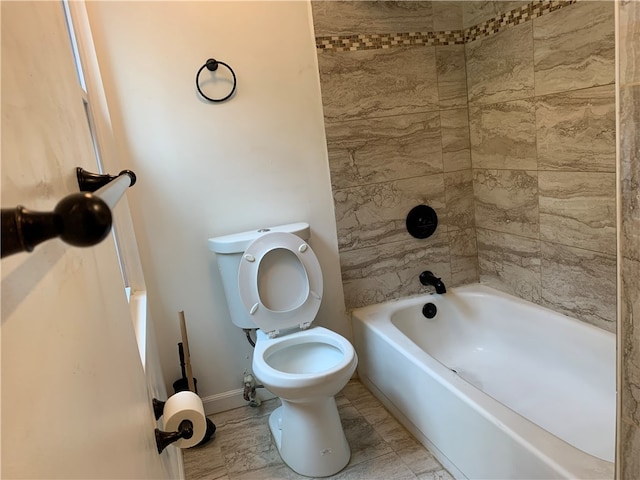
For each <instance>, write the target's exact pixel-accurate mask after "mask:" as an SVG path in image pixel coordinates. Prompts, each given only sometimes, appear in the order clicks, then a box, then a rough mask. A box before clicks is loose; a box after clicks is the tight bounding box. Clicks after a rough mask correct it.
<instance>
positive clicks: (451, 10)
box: [432, 1, 462, 32]
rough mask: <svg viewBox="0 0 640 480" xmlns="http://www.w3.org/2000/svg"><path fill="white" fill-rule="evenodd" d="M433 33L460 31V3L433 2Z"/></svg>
mask: <svg viewBox="0 0 640 480" xmlns="http://www.w3.org/2000/svg"><path fill="white" fill-rule="evenodd" d="M432 8H433V31H434V32H444V31H447V30H449V31H453V30H462V2H460V1H457V2H449V1H438V2H433V6H432Z"/></svg>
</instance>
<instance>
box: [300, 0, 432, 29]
mask: <svg viewBox="0 0 640 480" xmlns="http://www.w3.org/2000/svg"><path fill="white" fill-rule="evenodd" d="M311 6H312V8H313V25H314V27H315V34H316V36H328V35H350V34H359V33H363V32H364V33H368V34H371V33H403V32H430V31H432V29H433V19H432V5H431V2H423V1H419V2H413V1H412V2H352V1H332V2H327V1H312V2H311Z"/></svg>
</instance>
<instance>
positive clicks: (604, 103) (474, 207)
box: [313, 1, 616, 331]
mask: <svg viewBox="0 0 640 480" xmlns="http://www.w3.org/2000/svg"><path fill="white" fill-rule="evenodd" d="M313 14H314V23H315V28H316V42H317V44H318V62H319V66H320V79H321V86H322V95H323V102H324V108H325V125H326V129H327V143H328V149H329V161H330V167H331V174H332V183H333V189H334V199H335V208H336V219H337V225H338V236H339V243H340V253H341V264H342V271H343V282H344V286H345V297H346V301H347V308H353V307H357V306H360V305H364V304H370V303H376V302H379V301H382V300H387V299H390V298H396V297H399V296H402V295H407V294H412V293H416V292H418V291H420V290H421V289H422V287H421V286H420V285H419V283H418V282H417V275H418V274H419V272H420V271H422V270H425V269H430V270H432V271H434V273H436V274H437V275H439V276H442V277H443V279H444V280H445V282H446V283H447V284H450V285H458V284H464V283H469V282H473V281H476V280H477V279H478V274H479V278H480V281H481V282H482V283H486V284H488V285H491V286H494V287H496V288H498V289H501V290H504V291H507V292H509V293H513V294H515V295H518V296H520V297H522V298H525V299H527V300H530V301H533V302H536V303H539V304H542V305H545V306H548V307H550V308H553V309H555V310H557V311H560V312H563V313H567V314H569V315H571V316H574V317H577V318H580V319H582V320H585V321H588V322H590V323H593V324H596V325H598V326H600V327H603V328H606V329H608V330H611V331H613V330H615V295H616V290H615V288H616V287H615V275H616V247H615V235H616V233H615V231H616V230H615V89H614V77H615V75H614V10H613V3H612V2H587V1H582V2H578V3H574V2H573V1H563V2H559V1H555V2H550V1H535V2H532V3H527V2H433V3H431V2H315V3H313ZM402 33H404V35H401V34H402ZM419 203H428V204H430V205H431V206H433V207H434V208H435V209H436V211H437V212H438V214H439V216H440V219H441V226H440V228H439V229H438V232H437V233H436V234H435V235H434V237H432V238H430V239H427V240H415V239H412V238H411V237H410V236H409V235H408V234H407V233H406V231H405V229H404V216H405V215H406V213H407V212H408V211H409V209H410V208H411V207H412V206H413V205H415V204H419ZM476 245H477V247H476Z"/></svg>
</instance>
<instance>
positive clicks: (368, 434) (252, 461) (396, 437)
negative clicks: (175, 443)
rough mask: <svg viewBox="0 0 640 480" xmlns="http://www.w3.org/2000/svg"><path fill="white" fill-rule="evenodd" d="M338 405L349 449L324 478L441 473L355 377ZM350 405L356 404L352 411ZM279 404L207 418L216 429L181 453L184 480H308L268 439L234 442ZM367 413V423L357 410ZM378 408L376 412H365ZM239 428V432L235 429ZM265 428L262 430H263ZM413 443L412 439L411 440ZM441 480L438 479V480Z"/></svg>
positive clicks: (360, 479)
mask: <svg viewBox="0 0 640 480" xmlns="http://www.w3.org/2000/svg"><path fill="white" fill-rule="evenodd" d="M336 397H337V398H336V403H338V404H339V405H340V407H339V412H340V418H341V420H342V423H343V427H344V431H345V435H346V437H347V440H348V441H349V445H350V447H351V459H350V461H349V463H348V465H347V466H346V467H345V468H344V469H343V470H342V471H341V472H338V473H337V474H335V475H333V476H331V477H327V478H332V479H340V480H369V479H372V478H393V479H396V478H399V479H402V478H407V479H409V478H416V476H415V474H414V472H425V471H427V470H428V469H433V471H434V472H441V471H443V470H441V469H442V466H441V465H440V464H439V463H438V462H437V461H436V460H435V458H433V456H432V455H431V454H430V453H429V452H428V450H427V449H425V448H424V447H422V446H421V445H419V444H418V443H417V442H416V441H415V439H413V437H410V435H409V438H407V437H406V435H408V432H406V430H403V427H401V426H400V427H399V424H398V423H397V422H396V421H395V419H393V417H392V416H391V415H390V414H389V412H388V411H387V410H386V409H385V408H384V407H383V406H382V404H381V403H380V402H379V401H378V400H377V399H376V398H375V397H374V396H373V395H372V394H371V392H370V391H369V390H367V389H366V387H364V385H362V383H361V382H360V381H358V380H357V379H353V380H350V381H349V383H348V384H347V385H346V386H345V387H344V389H343V390H342V391H341V392H340V393H339V394H338V395H337V396H336ZM354 404H357V405H359V408H356V407H355V406H354ZM279 405H280V401H279V400H278V399H272V400H268V401H266V402H264V403H263V404H262V406H261V407H260V408H251V407H242V408H238V409H235V410H230V411H227V412H222V413H219V414H216V415H211V416H210V418H211V419H212V421H213V422H214V423H215V424H216V426H217V427H218V429H217V431H216V436H215V437H214V439H213V440H212V441H211V442H209V443H208V444H207V445H205V446H203V447H197V448H191V449H188V450H185V451H184V456H185V471H186V478H187V480H205V479H206V480H227V479H228V480H261V479H284V480H303V479H305V478H308V477H304V476H302V475H299V474H297V473H296V472H294V471H293V470H291V469H290V468H289V467H288V466H286V465H285V464H284V462H283V461H282V459H281V458H280V456H279V454H278V452H277V449H276V448H275V446H274V445H273V443H272V441H271V439H267V440H265V439H263V438H260V439H258V441H257V442H254V441H249V442H245V441H240V440H239V437H242V436H252V435H253V434H254V430H253V429H254V428H256V425H255V423H254V422H256V421H260V422H263V423H264V425H265V426H266V425H267V422H268V420H267V417H266V416H265V412H267V411H268V412H271V411H273V410H274V409H275V408H277V407H278V406H279ZM360 409H362V410H363V411H368V412H370V413H369V419H367V416H366V415H363V413H362V411H361V410H360ZM376 409H379V410H380V411H381V412H382V414H380V413H378V414H371V412H373V411H374V410H376ZM375 425H382V427H381V428H382V431H383V432H384V434H385V435H387V436H388V437H389V439H390V440H391V441H392V442H393V444H394V445H395V446H396V447H402V446H403V445H404V448H402V449H400V450H399V451H398V453H397V454H395V453H394V452H393V446H392V444H389V443H387V442H386V441H385V440H384V439H383V438H382V436H381V435H380V434H379V433H378V432H377V431H376V429H375V428H374V427H375ZM239 427H243V428H239ZM267 428H268V427H267ZM412 439H413V441H412ZM443 478H444V477H443Z"/></svg>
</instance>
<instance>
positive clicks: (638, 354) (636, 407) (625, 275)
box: [619, 258, 640, 426]
mask: <svg viewBox="0 0 640 480" xmlns="http://www.w3.org/2000/svg"><path fill="white" fill-rule="evenodd" d="M621 266H622V272H621V274H622V275H621V276H622V283H621V290H622V291H621V292H620V298H621V303H622V305H621V317H622V321H621V322H620V325H621V331H620V332H619V334H620V335H621V338H622V363H621V365H620V368H621V369H622V372H621V373H622V389H621V396H622V409H621V412H620V415H621V416H622V418H627V419H629V420H630V421H632V422H634V423H635V424H636V425H638V426H640V370H639V369H638V365H640V322H638V321H637V319H638V318H640V295H639V294H638V292H640V261H637V260H631V259H627V258H623V259H622V262H621Z"/></svg>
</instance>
